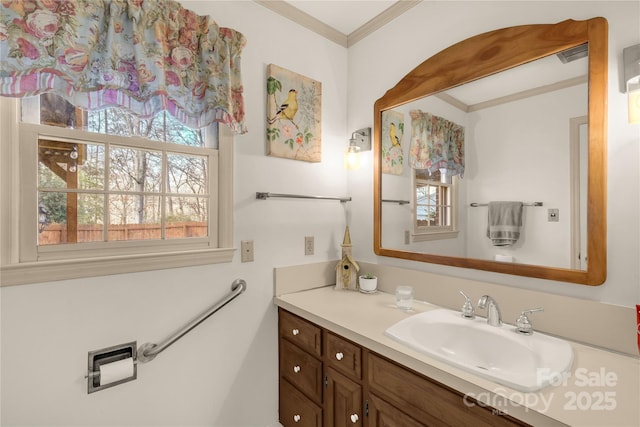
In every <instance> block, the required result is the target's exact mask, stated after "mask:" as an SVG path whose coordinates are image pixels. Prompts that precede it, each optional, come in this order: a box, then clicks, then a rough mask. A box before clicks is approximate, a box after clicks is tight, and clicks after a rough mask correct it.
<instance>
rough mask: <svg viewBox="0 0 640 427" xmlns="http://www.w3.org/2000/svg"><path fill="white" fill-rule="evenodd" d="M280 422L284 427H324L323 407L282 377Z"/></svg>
mask: <svg viewBox="0 0 640 427" xmlns="http://www.w3.org/2000/svg"><path fill="white" fill-rule="evenodd" d="M279 400H280V423H281V424H282V425H283V426H284V427H322V409H321V408H320V407H319V406H318V405H316V404H314V403H313V402H311V401H310V400H309V399H307V398H306V397H305V396H304V395H303V394H302V393H300V392H299V391H298V390H296V388H295V387H293V386H292V385H291V384H289V382H288V381H287V380H284V379H280V396H279Z"/></svg>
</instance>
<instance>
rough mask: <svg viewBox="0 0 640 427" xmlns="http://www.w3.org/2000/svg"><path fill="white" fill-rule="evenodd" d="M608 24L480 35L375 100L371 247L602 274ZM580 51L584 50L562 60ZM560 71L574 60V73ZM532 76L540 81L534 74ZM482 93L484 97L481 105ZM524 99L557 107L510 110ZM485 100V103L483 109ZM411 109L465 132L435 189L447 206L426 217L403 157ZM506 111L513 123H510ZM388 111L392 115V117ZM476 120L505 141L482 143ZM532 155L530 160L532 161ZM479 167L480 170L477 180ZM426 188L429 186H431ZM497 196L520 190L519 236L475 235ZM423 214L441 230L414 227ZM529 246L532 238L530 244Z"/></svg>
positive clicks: (486, 264) (512, 270) (513, 270)
mask: <svg viewBox="0 0 640 427" xmlns="http://www.w3.org/2000/svg"><path fill="white" fill-rule="evenodd" d="M607 32H608V25H607V21H606V20H605V19H604V18H593V19H589V20H585V21H574V20H567V21H563V22H560V23H557V24H536V25H524V26H517V27H509V28H504V29H499V30H495V31H491V32H488V33H484V34H480V35H477V36H474V37H471V38H469V39H466V40H464V41H461V42H459V43H457V44H455V45H452V46H450V47H449V48H447V49H445V50H443V51H441V52H439V53H437V54H436V55H434V56H432V57H431V58H429V59H427V60H426V61H424V62H423V63H422V64H420V65H419V66H418V67H416V68H415V69H414V70H412V71H411V72H409V74H407V75H406V76H405V77H404V78H403V79H402V80H400V81H399V82H398V84H396V85H395V86H394V87H393V88H391V89H389V90H388V91H387V92H386V93H385V95H384V96H383V97H382V98H380V99H378V100H377V101H376V103H375V105H374V130H373V132H374V156H375V161H374V251H375V253H376V254H377V255H381V256H389V257H396V258H403V259H408V260H414V261H422V262H429V263H436V264H444V265H451V266H456V267H464V268H473V269H478V270H486V271H494V272H499V273H505V274H515V275H520V276H528V277H536V278H542V279H549V280H557V281H564V282H572V283H579V284H586V285H600V284H602V283H603V282H604V281H605V279H606V132H607V130H606V105H607V102H606V99H607V62H608V60H607V37H608V35H607ZM583 53H588V55H586V57H584V58H582V59H578V60H576V61H571V59H569V60H567V58H571V57H572V56H573V57H574V58H575V57H578V58H579V57H580V56H581V55H582V54H583ZM560 57H563V59H562V60H560ZM565 62H566V63H567V64H565V65H562V66H561V67H558V66H557V64H561V63H562V64H564V63H565ZM581 67H582V71H580V68H581ZM550 69H554V70H555V69H560V70H561V71H559V72H556V71H554V72H549V70H550ZM571 69H576V70H578V71H577V74H575V75H574V74H572V73H574V71H570V70H571ZM557 73H560V74H557ZM531 76H535V79H536V80H537V79H538V77H541V78H542V80H541V81H540V82H538V81H536V82H533V80H534V77H531ZM547 76H549V77H547ZM544 79H551V80H547V81H545V80H544ZM522 83H531V85H532V87H523V86H522ZM531 85H530V86H531ZM486 88H490V89H486ZM541 88H542V89H541ZM487 91H490V92H491V95H490V96H489V95H486V92H487ZM496 91H500V92H496ZM479 94H480V95H479ZM514 94H515V95H514ZM476 96H477V97H476ZM472 97H476V98H475V100H474V99H473V98H472ZM482 97H484V99H489V98H491V99H492V100H491V101H488V103H487V104H483V102H482V101H483V99H482ZM554 97H555V98H554ZM534 98H535V99H536V102H546V104H541V105H542V106H541V105H540V104H537V106H536V104H533V106H531V105H530V106H529V108H534V109H537V110H540V111H543V110H553V109H554V108H555V109H558V110H557V111H562V114H563V115H566V117H564V116H563V117H561V118H560V119H561V121H560V122H559V123H549V122H546V121H543V120H544V119H542V118H540V119H539V118H537V117H534V116H532V115H530V112H528V111H527V110H517V109H515V107H514V105H515V104H518V103H519V102H520V101H519V100H521V99H525V100H527V99H528V100H532V99H534ZM496 99H499V100H500V101H499V102H495V100H496ZM545 99H546V100H545ZM461 100H463V101H462V102H461ZM541 100H542V101H541ZM478 105H480V107H478ZM470 106H471V108H470ZM500 109H501V110H500ZM490 110H494V111H492V112H491V114H489V111H490ZM411 111H413V112H414V113H413V114H414V115H415V114H416V113H415V112H416V111H419V112H425V113H431V114H433V115H434V116H438V117H445V118H446V119H447V120H450V121H451V122H456V123H458V124H460V125H461V126H462V127H463V128H464V133H465V138H464V141H465V142H464V144H465V148H464V152H465V156H464V158H465V171H464V176H463V177H462V178H460V177H459V176H456V177H454V178H453V179H451V178H448V179H446V177H441V178H439V179H440V180H441V182H442V183H444V184H446V185H443V187H447V188H448V189H447V188H445V190H446V191H448V193H443V194H445V196H442V200H444V202H443V201H442V200H441V201H438V202H437V205H438V208H439V209H440V208H442V206H446V207H445V208H442V209H443V210H440V211H439V212H440V213H439V214H438V215H432V216H431V217H428V218H427V217H425V216H424V215H423V214H424V212H422V213H421V211H420V210H419V209H416V205H418V206H420V205H421V203H420V202H419V197H420V196H419V191H418V190H419V189H420V188H424V173H423V172H422V171H418V172H417V173H415V172H414V170H413V169H411V167H410V166H409V147H410V145H411V139H412V119H411V115H410V114H409V112H411ZM529 111H530V110H529ZM489 115H493V116H500V117H502V118H503V119H506V120H505V123H508V124H510V125H511V127H509V126H506V127H505V126H504V125H502V124H501V125H495V124H493V123H492V122H489V121H488V116H489ZM414 119H415V116H414ZM516 119H518V120H520V121H521V122H520V123H518V124H517V125H516V124H515V123H516ZM394 121H395V122H398V121H400V122H402V125H399V126H397V127H396V125H395V122H394ZM391 122H394V129H393V132H396V135H397V134H402V133H403V134H404V138H403V139H402V140H403V149H402V151H401V153H402V156H403V157H404V158H403V159H402V163H403V166H402V169H401V171H398V170H397V169H396V170H395V171H392V172H390V170H389V164H390V156H389V143H388V142H387V145H386V146H384V150H385V152H384V155H383V139H384V138H388V139H391V135H390V132H389V125H390V123H391ZM487 127H488V128H489V130H490V132H493V133H492V134H491V133H490V135H492V136H493V139H496V140H503V141H504V145H502V146H500V147H498V148H496V146H495V145H485V144H484V143H481V139H480V136H479V135H480V133H478V134H477V135H476V134H474V132H479V131H481V130H483V128H484V129H485V134H486V133H487V131H486V128H487ZM514 127H515V130H514V129H513V128H514ZM556 128H561V133H562V136H561V137H559V136H557V135H552V134H550V133H545V132H551V130H552V129H556ZM393 132H391V134H393ZM535 132H541V133H540V134H537V133H535ZM394 136H395V135H394ZM490 139H491V138H490ZM507 152H513V157H509V158H507V160H505V159H504V158H502V157H503V156H506V154H507ZM534 156H539V159H540V160H532V159H533V158H534ZM518 158H520V159H521V160H520V161H521V162H528V163H534V164H535V165H537V167H533V168H529V169H531V170H532V172H531V173H530V174H529V175H526V176H525V175H524V174H521V173H520V169H522V168H520V169H519V163H518V162H519V161H518ZM383 163H384V166H385V173H383ZM489 172H490V173H489ZM481 174H483V175H484V178H483V179H482V180H478V177H479V176H480V175H481ZM542 178H544V179H542ZM548 179H551V181H548ZM550 183H551V184H550ZM449 184H450V185H449ZM421 185H422V186H423V187H420V186H421ZM434 186H435V187H436V188H437V191H440V188H439V187H438V185H437V184H434ZM565 187H566V188H565ZM556 190H557V191H556ZM417 193H418V195H417V196H416V194H417ZM552 193H553V196H552ZM451 200H454V201H455V202H454V203H452V204H453V205H454V206H453V207H451V206H449V205H450V204H451V203H450V201H451ZM498 200H519V201H522V202H524V203H525V205H526V206H525V207H524V208H523V209H524V211H523V227H522V230H521V238H520V239H519V241H518V242H517V243H516V244H514V245H512V246H510V247H507V248H504V247H493V246H492V245H491V241H490V240H489V239H488V238H487V237H486V228H487V206H485V205H486V204H487V203H488V202H490V201H498ZM407 202H408V203H407ZM536 202H541V203H542V206H539V205H536ZM472 204H475V206H472ZM450 208H451V209H453V211H452V210H451V209H450ZM554 211H555V213H554ZM443 218H448V220H443ZM425 223H426V224H427V225H428V224H429V223H431V225H434V224H435V225H438V226H439V227H440V229H439V230H437V231H438V232H436V233H430V234H429V233H427V234H423V233H421V232H420V230H419V229H420V227H419V226H418V225H420V224H422V225H424V224H425ZM436 223H437V224H436ZM525 225H526V227H525ZM433 230H435V228H434V229H433ZM541 236H542V237H541ZM544 236H548V238H545V237H544ZM570 236H571V237H570ZM553 239H561V241H554V240H553ZM471 244H475V245H476V246H475V248H472V247H471V246H469V245H471ZM536 245H537V247H538V248H537V249H532V247H534V246H536ZM545 245H546V246H545ZM559 246H562V247H566V248H567V249H566V252H567V253H566V256H564V255H563V257H565V258H567V259H568V261H558V260H557V258H559V257H557V256H551V257H548V256H547V255H548V254H547V252H552V251H551V250H550V249H551V248H553V249H556V248H557V247H559ZM479 247H480V249H478V248H479ZM545 248H546V250H545ZM585 252H586V254H585ZM545 256H547V258H545ZM498 260H499V261H498ZM506 261H508V262H506Z"/></svg>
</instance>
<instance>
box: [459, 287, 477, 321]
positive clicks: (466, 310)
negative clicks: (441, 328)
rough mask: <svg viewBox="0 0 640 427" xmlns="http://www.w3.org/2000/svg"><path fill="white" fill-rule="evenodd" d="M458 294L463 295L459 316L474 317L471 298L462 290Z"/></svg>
mask: <svg viewBox="0 0 640 427" xmlns="http://www.w3.org/2000/svg"><path fill="white" fill-rule="evenodd" d="M460 294H461V295H462V296H463V297H464V304H463V305H462V310H461V312H462V313H461V314H460V315H461V316H462V317H464V318H465V319H475V317H476V313H475V311H474V310H473V304H472V303H471V298H469V297H468V296H467V295H465V293H464V292H462V291H460Z"/></svg>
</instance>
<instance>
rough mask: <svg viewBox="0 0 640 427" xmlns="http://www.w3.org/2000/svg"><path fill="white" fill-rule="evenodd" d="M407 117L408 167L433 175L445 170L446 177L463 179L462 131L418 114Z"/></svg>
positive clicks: (416, 112)
mask: <svg viewBox="0 0 640 427" xmlns="http://www.w3.org/2000/svg"><path fill="white" fill-rule="evenodd" d="M409 115H410V116H411V126H412V133H411V148H410V149H409V164H410V165H411V167H412V168H414V169H427V170H429V172H435V171H437V170H439V169H446V171H447V175H448V176H453V175H460V177H462V176H463V175H464V128H463V127H462V126H460V125H458V124H455V123H453V122H450V121H448V120H446V119H443V118H442V117H438V116H434V115H433V114H430V113H423V112H422V111H420V110H412V111H410V112H409Z"/></svg>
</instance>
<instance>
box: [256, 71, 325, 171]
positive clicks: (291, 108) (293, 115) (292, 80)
mask: <svg viewBox="0 0 640 427" xmlns="http://www.w3.org/2000/svg"><path fill="white" fill-rule="evenodd" d="M321 102H322V83H320V82H318V81H316V80H313V79H311V78H309V77H305V76H303V75H300V74H297V73H294V72H293V71H289V70H286V69H284V68H282V67H279V66H277V65H274V64H269V65H268V66H267V154H268V155H270V156H275V157H284V158H287V159H293V160H302V161H306V162H320V161H321V160H322V126H321V124H322V122H321V113H322V108H321Z"/></svg>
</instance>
